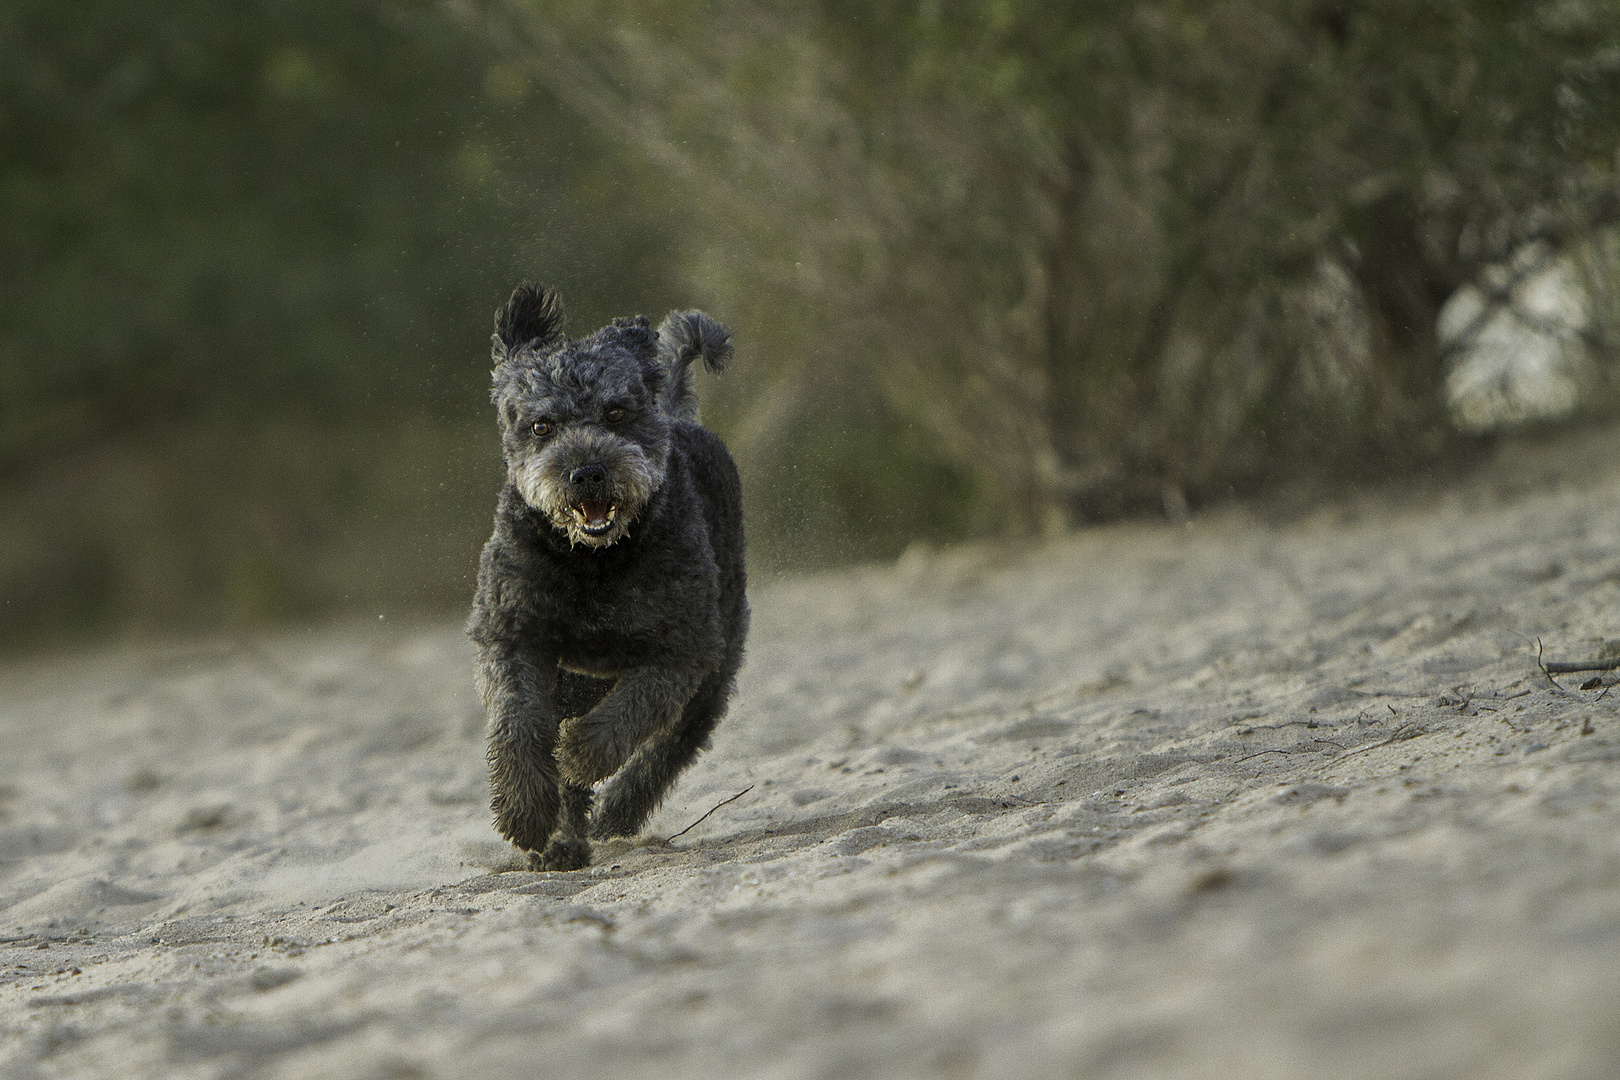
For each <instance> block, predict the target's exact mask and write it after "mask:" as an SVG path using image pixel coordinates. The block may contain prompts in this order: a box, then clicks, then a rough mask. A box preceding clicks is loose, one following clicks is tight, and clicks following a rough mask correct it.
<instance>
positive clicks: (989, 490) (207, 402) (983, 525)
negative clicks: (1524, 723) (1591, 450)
mask: <svg viewBox="0 0 1620 1080" xmlns="http://www.w3.org/2000/svg"><path fill="white" fill-rule="evenodd" d="M1617 147H1620V7H1617V5H1616V4H1615V3H1613V2H1612V0H1556V2H1552V0H1545V2H1538V3H1530V4H1504V3H1496V2H1486V0H1425V2H1418V0H1372V2H1370V3H1366V4H1358V5H1349V4H1343V3H1338V2H1334V0H1248V2H1244V3H1235V2H1220V3H1216V2H1196V3H1195V2H1186V0H1162V2H1159V0H1156V2H1152V3H1143V4H1130V5H1120V4H1106V3H1101V2H1089V0H1088V2H1082V3H1068V2H1059V0H957V2H951V0H922V2H913V3H906V4H884V3H878V4H869V3H868V4H857V3H851V2H848V0H818V2H816V3H789V2H787V0H715V2H714V3H710V4H707V5H703V6H702V7H698V6H694V5H690V4H685V3H676V2H674V0H600V2H592V3H584V2H582V0H446V2H443V3H429V2H426V0H383V2H377V3H369V2H368V3H356V2H352V0H348V2H336V3H334V2H325V3H317V2H314V0H282V2H271V0H247V2H243V3H238V4H231V5H220V4H214V3H206V2H203V0H138V2H129V0H124V2H116V3H115V2H112V0H87V2H85V3H80V4H75V5H61V4H53V3H46V2H44V0H15V2H13V3H11V4H9V5H7V6H6V7H5V9H4V10H3V11H0V641H3V642H11V643H39V642H41V641H46V640H52V639H54V638H58V637H60V636H62V635H67V634H72V633H77V632H81V631H83V630H85V629H104V628H112V627H133V628H143V627H144V628H176V627H178V628H196V627H201V626H218V625H231V624H252V623H257V622H264V621H274V620H283V619H302V618H324V617H331V616H335V615H341V614H344V613H366V614H368V615H369V614H371V613H377V614H383V613H389V612H394V613H403V612H406V611H419V612H431V613H435V614H443V613H447V612H450V611H453V610H456V609H459V608H460V607H461V606H462V605H463V604H464V603H465V602H466V596H467V593H468V590H469V589H470V573H471V570H472V567H473V565H474V561H475V558H476V552H477V548H478V545H479V543H480V541H481V539H482V536H483V534H484V532H485V531H486V529H487V523H488V514H489V508H490V507H489V504H490V499H491V495H492V492H493V489H494V486H495V484H496V483H497V481H498V475H499V473H498V460H497V455H496V448H495V442H494V437H493V427H492V425H491V423H490V421H489V418H488V416H487V399H486V392H485V388H486V385H487V372H488V369H487V366H486V357H487V348H488V347H487V334H488V328H489V319H490V314H491V312H492V311H493V309H494V307H495V306H496V305H497V304H498V303H499V302H500V301H501V300H502V299H503V298H504V296H505V295H506V293H507V291H508V290H509V289H510V287H511V285H512V284H513V283H514V282H515V281H516V280H518V279H520V278H525V277H531V278H539V279H541V280H545V281H548V282H550V283H552V284H554V285H557V286H558V287H559V288H560V289H561V290H562V291H563V294H564V297H565V299H566V300H567V301H568V302H569V306H570V310H571V312H572V315H573V319H572V325H573V326H574V327H575V328H576V329H585V328H591V327H594V326H595V325H598V324H599V323H600V322H602V321H604V320H605V319H606V318H608V317H610V316H612V315H616V314H624V313H628V312H635V311H640V312H644V313H646V314H649V315H651V316H653V317H655V318H656V317H658V316H659V315H661V314H662V313H663V312H664V311H665V310H668V309H670V308H674V307H685V306H692V305H698V306H703V307H706V308H708V309H709V310H711V311H712V312H713V313H714V314H716V315H717V316H719V317H720V318H722V319H724V320H725V321H727V322H728V323H730V324H731V325H732V326H733V327H734V328H735V330H736V332H737V340H738V346H739V357H738V363H737V364H736V365H735V367H734V369H733V370H732V371H731V372H729V373H728V374H727V376H726V377H725V378H724V379H721V380H718V381H715V382H712V383H710V382H706V383H705V386H704V387H703V394H704V403H705V405H704V411H705V419H706V421H707V422H708V423H710V424H711V425H712V426H715V427H716V428H717V429H719V430H720V431H721V432H722V433H723V434H724V435H725V437H726V438H727V440H728V441H729V442H730V444H731V445H732V447H733V450H734V452H735V453H736V455H737V457H738V459H739V462H740V464H741V466H742V469H743V473H744V480H745V485H746V489H747V490H746V498H747V501H748V510H749V515H750V527H751V541H752V550H753V554H754V557H755V559H756V561H757V562H758V563H759V564H760V565H762V566H788V565H815V564H826V563H831V562H838V561H844V560H849V559H854V558H868V557H878V556H892V555H894V554H896V553H898V552H899V551H900V550H901V549H903V548H904V546H905V545H906V544H907V543H909V542H911V541H912V540H915V539H929V540H942V539H949V538H952V537H962V536H968V535H975V534H985V533H992V532H1012V533H1015V534H1018V533H1032V532H1041V531H1055V530H1062V529H1064V528H1068V527H1071V526H1072V525H1074V524H1075V523H1078V522H1082V521H1086V520H1095V519H1099V518H1106V517H1110V516H1114V515H1118V514H1121V513H1132V512H1140V511H1142V510H1144V509H1147V510H1152V511H1154V512H1159V511H1160V510H1161V509H1162V510H1164V511H1167V512H1171V513H1180V512H1181V511H1182V509H1184V508H1185V506H1186V505H1188V504H1189V503H1191V504H1193V505H1196V504H1198V503H1200V502H1202V501H1207V500H1209V499H1214V498H1220V497H1224V496H1225V495H1226V494H1227V493H1229V492H1231V491H1236V490H1248V489H1253V488H1255V487H1257V486H1259V485H1262V484H1265V483H1268V482H1272V481H1275V480H1277V479H1278V478H1282V477H1298V476H1301V475H1312V476H1317V477H1324V476H1331V477H1342V476H1353V475H1369V474H1380V475H1382V474H1388V473H1391V472H1399V471H1401V470H1405V469H1411V468H1415V467H1422V466H1425V465H1428V464H1431V463H1433V462H1435V461H1437V460H1444V459H1446V458H1448V457H1453V458H1454V457H1456V456H1457V455H1458V454H1459V453H1466V452H1467V448H1468V447H1469V446H1470V445H1472V443H1471V442H1470V440H1471V439H1473V438H1474V437H1475V436H1473V435H1469V434H1465V433H1463V432H1461V431H1460V430H1459V429H1458V427H1457V425H1456V424H1455V423H1454V422H1453V421H1452V418H1451V416H1450V414H1449V412H1448V404H1447V399H1446V396H1445V394H1446V390H1445V386H1446V379H1447V373H1448V372H1449V371H1450V370H1451V369H1452V368H1453V367H1454V365H1455V364H1456V362H1457V359H1458V357H1459V356H1460V355H1462V353H1463V352H1465V351H1466V349H1467V347H1468V336H1469V333H1470V330H1469V328H1468V327H1466V326H1465V327H1464V328H1463V330H1462V331H1461V332H1460V333H1454V334H1452V336H1450V337H1448V338H1447V339H1446V340H1444V341H1442V340H1441V339H1440V337H1439V335H1438V333H1437V331H1436V326H1437V321H1438V318H1439V313H1440V311H1441V308H1442V307H1443V306H1444V305H1445V303H1446V301H1447V300H1448V298H1450V297H1452V296H1454V295H1456V294H1457V293H1458V290H1460V289H1465V288H1468V287H1471V286H1477V289H1476V292H1475V293H1474V294H1471V295H1474V296H1475V297H1476V300H1477V304H1476V306H1478V307H1479V308H1480V310H1498V309H1511V308H1512V307H1513V306H1514V304H1515V302H1516V295H1517V294H1516V293H1515V289H1516V288H1517V287H1518V285H1519V283H1520V281H1521V280H1523V279H1524V278H1526V277H1527V276H1528V275H1531V274H1534V273H1539V272H1540V270H1541V269H1544V268H1545V267H1546V266H1547V265H1549V264H1550V263H1551V262H1554V261H1556V260H1560V259H1571V258H1574V259H1576V261H1578V262H1579V263H1580V265H1581V267H1583V268H1584V269H1583V273H1586V275H1587V280H1589V282H1590V283H1591V288H1590V290H1589V292H1590V294H1591V296H1592V297H1593V301H1592V303H1590V304H1589V305H1587V307H1586V308H1583V309H1582V310H1583V311H1587V312H1588V316H1589V317H1584V321H1582V322H1581V323H1580V325H1579V326H1576V327H1574V328H1572V329H1571V331H1570V332H1571V333H1572V334H1574V335H1576V336H1577V337H1578V338H1579V341H1578V343H1577V344H1578V346H1579V348H1580V349H1582V350H1585V353H1584V354H1583V355H1589V356H1590V358H1591V359H1592V361H1593V363H1592V364H1591V365H1590V372H1591V373H1592V374H1591V377H1590V379H1589V380H1588V383H1589V384H1588V385H1584V386H1583V387H1582V389H1581V391H1580V393H1579V394H1578V395H1577V396H1578V398H1579V400H1580V402H1581V407H1582V408H1585V409H1587V410H1605V409H1610V408H1612V405H1613V403H1614V399H1615V393H1614V389H1613V379H1612V376H1611V375H1610V371H1611V367H1612V364H1611V361H1612V360H1613V358H1614V356H1615V355H1616V351H1617V350H1616V348H1615V342H1616V340H1617V339H1616V334H1615V324H1616V321H1617V319H1620V309H1616V308H1615V305H1614V304H1613V302H1612V300H1613V296H1614V295H1615V294H1616V290H1615V289H1614V287H1613V282H1614V280H1615V276H1614V263H1615V261H1616V256H1615V252H1616V251H1620V248H1616V246H1615V244H1614V242H1613V233H1612V228H1613V226H1614V225H1615V223H1616V222H1617V221H1620V190H1617V187H1616V169H1617V161H1616V152H1617ZM1606 230H1609V231H1606ZM1605 237H1606V238H1607V239H1605ZM1605 253H1607V254H1605ZM1572 280H1573V278H1572ZM1476 329H1477V328H1476ZM1583 370H1585V369H1583ZM706 378H707V377H705V379H706Z"/></svg>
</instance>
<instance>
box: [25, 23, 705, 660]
mask: <svg viewBox="0 0 1620 1080" xmlns="http://www.w3.org/2000/svg"><path fill="white" fill-rule="evenodd" d="M622 157H623V155H622V154H619V153H618V152H617V151H616V149H615V147H614V146H613V145H612V144H611V143H603V142H602V141H601V140H599V139H597V138H596V137H595V135H594V134H593V132H592V130H591V129H590V127H589V126H588V125H587V124H585V123H583V122H582V121H581V119H580V118H579V117H578V116H577V115H576V114H574V113H572V112H570V111H568V110H567V109H565V108H562V107H560V106H559V105H558V104H557V102H556V100H555V99H554V98H553V97H551V96H550V95H549V94H548V93H547V92H546V91H545V90H544V88H542V87H539V86H536V85H535V83H534V81H533V80H532V79H531V78H530V77H529V76H528V75H527V74H525V73H524V72H523V71H521V70H518V69H516V68H514V67H512V66H511V65H509V64H506V63H503V62H502V60H501V58H500V57H499V56H496V55H493V54H492V53H491V52H490V50H489V49H488V48H487V47H486V46H485V45H484V44H483V43H482V42H480V41H479V40H478V39H477V38H475V37H473V36H470V35H468V34H466V33H464V32H462V31H461V30H460V29H459V28H458V27H457V26H456V25H455V24H454V23H453V22H451V21H449V20H447V19H446V18H445V16H444V15H443V13H442V12H441V11H440V10H439V8H438V7H437V6H436V5H434V4H432V3H426V2H413V0H397V2H395V0H389V2H384V3H370V2H367V3H356V2H347V3H322V2H313V0H307V2H274V0H248V2H244V3H235V4H227V5H221V4H217V3H209V2H204V0H140V2H135V3H131V2H127V0H117V2H114V0H87V2H85V3H80V4H72V5H63V4H58V3H50V2H46V0H16V2H14V3H9V4H7V5H5V6H4V8H3V9H0V601H3V604H0V637H7V636H18V635H22V634H24V633H33V632H34V631H36V630H38V629H39V628H40V627H42V626H45V625H48V624H51V623H52V622H67V623H84V622H88V623H102V624H105V623H107V622H108V621H109V620H115V621H116V620H121V619H126V618H130V617H137V618H141V619H144V620H146V621H149V622H150V621H158V622H179V621H185V622H193V623H195V622H201V623H209V622H217V621H219V620H221V619H238V620H241V619H245V620H249V621H251V620H253V619H257V618H261V617H263V618H274V617H278V616H282V615H287V614H298V613H305V614H307V613H313V612H320V611H333V610H343V609H345V608H348V607H351V606H354V605H357V604H365V605H368V606H370V605H375V604H381V603H383V600H381V599H379V597H386V598H387V603H388V604H389V605H390V607H391V608H393V609H396V610H397V608H398V607H400V606H408V605H409V604H410V603H411V600H410V598H411V597H413V596H415V595H417V594H418V593H424V594H425V595H426V596H427V597H429V598H431V600H432V601H433V602H434V603H444V602H445V601H446V600H447V599H449V598H450V597H451V596H458V597H459V594H460V593H461V592H463V591H464V590H463V586H462V583H461V580H460V579H461V577H462V576H463V570H464V569H470V568H471V566H472V565H473V562H474V560H475V558H476V551H477V545H478V543H479V537H478V536H477V534H478V533H479V532H481V531H484V530H485V529H486V528H487V515H488V512H489V508H488V506H487V505H484V504H485V503H487V501H488V497H489V490H490V485H491V483H492V481H493V477H494V469H495V463H496V460H497V454H496V451H495V448H494V441H493V435H492V429H491V428H490V425H489V421H488V417H487V398H486V393H487V385H488V367H487V357H488V336H487V335H488V333H489V319H490V315H491V313H492V312H493V311H494V309H495V307H496V305H498V304H499V303H500V302H501V300H502V299H504V297H505V296H506V294H507V293H508V291H509V290H510V288H511V286H512V284H513V283H514V282H515V281H516V280H517V279H519V278H522V277H545V278H547V279H549V280H554V281H557V282H558V283H559V284H562V285H563V286H564V287H565V289H566V292H567V296H568V298H569V300H570V302H571V306H572V307H573V309H574V311H575V314H576V315H577V316H578V317H579V318H580V320H582V321H586V322H589V321H591V320H593V319H602V318H606V317H607V316H608V315H609V314H618V313H622V312H623V311H624V310H626V309H638V308H642V307H645V308H647V309H648V310H652V309H654V308H656V307H657V306H658V305H659V304H660V303H662V304H664V305H666V306H667V305H670V304H672V303H674V302H676V301H678V299H679V298H677V297H669V296H665V295H662V293H663V287H662V285H661V282H662V281H663V280H664V278H663V274H662V268H663V267H664V266H665V265H667V263H668V261H669V260H668V259H667V258H666V255H665V253H666V250H667V244H668V237H669V236H670V231H669V229H668V228H667V226H666V224H665V223H664V222H663V221H662V220H661V219H660V217H659V216H658V215H657V214H656V213H652V212H649V211H648V210H647V208H648V207H649V205H650V203H651V201H652V196H651V194H650V192H651V191H652V190H655V189H654V187H653V185H654V183H655V182H656V180H657V178H656V175H655V174H654V172H653V171H652V170H651V169H650V168H648V167H645V166H638V164H637V163H636V162H635V161H633V160H622ZM316 448H318V450H317V449H316ZM429 478H431V480H430V479H429ZM441 488H442V489H443V490H442V491H441ZM462 489H465V490H462ZM473 507H476V508H473ZM413 519H414V520H413ZM401 530H405V531H406V536H407V538H408V542H407V543H405V544H403V545H402V544H401V543H400V539H401V538H400V531H401ZM417 547H421V548H423V549H424V550H431V552H432V554H431V556H429V555H427V554H421V555H418V556H415V557H413V556H412V555H411V554H410V551H411V549H412V548H417ZM462 564H465V565H464V567H463V565H462ZM457 602H460V598H458V600H457Z"/></svg>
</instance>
